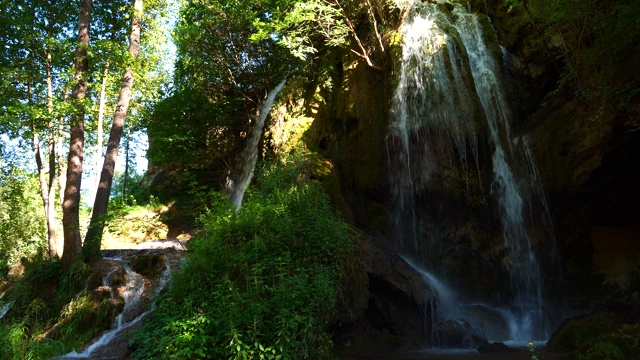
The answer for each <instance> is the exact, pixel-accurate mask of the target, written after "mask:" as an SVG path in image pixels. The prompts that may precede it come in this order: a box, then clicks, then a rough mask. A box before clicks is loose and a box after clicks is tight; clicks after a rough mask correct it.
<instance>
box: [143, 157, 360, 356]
mask: <svg viewBox="0 0 640 360" xmlns="http://www.w3.org/2000/svg"><path fill="white" fill-rule="evenodd" d="M304 164H305V159H304V158H302V157H301V158H297V159H291V158H290V159H288V160H286V161H284V162H273V163H269V164H267V165H265V166H263V168H262V169H260V170H259V171H258V172H259V174H258V175H257V181H258V183H259V186H258V187H257V188H251V189H250V191H249V193H248V194H247V199H248V200H247V202H246V203H245V204H244V205H243V207H242V208H241V209H240V211H239V212H237V213H235V212H233V211H232V210H231V205H230V204H229V203H228V202H227V201H226V199H225V198H224V197H223V195H222V194H219V196H218V200H217V201H216V202H215V204H214V206H213V207H212V208H211V209H210V210H209V212H208V213H207V214H206V215H205V216H204V217H203V218H202V224H203V230H202V231H201V232H200V234H199V235H198V239H197V240H193V241H192V246H191V250H192V251H193V253H192V255H191V257H190V258H189V261H188V262H187V263H186V264H185V265H184V266H183V268H182V270H181V271H180V273H179V274H177V275H176V277H175V278H174V281H173V282H172V283H173V286H172V287H171V289H170V290H169V291H168V292H167V293H166V294H165V295H164V296H163V297H162V298H161V300H160V301H159V303H158V309H157V312H156V313H155V316H154V318H153V319H152V320H151V321H149V322H147V323H146V324H145V328H144V330H143V332H141V333H140V334H139V336H138V339H137V348H136V351H135V352H134V357H135V358H139V359H146V358H166V359H183V358H184V359H186V358H210V359H225V358H226V359H229V358H234V359H292V358H294V359H304V358H314V359H315V358H328V357H330V354H331V349H332V343H331V337H330V334H329V333H328V331H327V330H328V329H327V328H328V325H329V321H330V319H331V316H332V314H333V311H334V301H335V292H336V287H337V283H338V280H339V278H340V276H341V263H342V262H343V260H344V259H345V257H346V255H347V254H348V252H349V251H350V239H349V236H348V229H347V226H346V225H345V223H344V222H343V221H342V220H340V219H339V218H338V217H337V215H335V213H334V212H333V210H332V208H331V207H330V205H329V202H328V200H327V198H326V196H325V195H324V193H323V192H322V190H320V187H319V185H317V184H315V183H313V182H311V181H310V180H309V179H308V176H307V175H306V174H305V172H304V171H303V170H304Z"/></svg>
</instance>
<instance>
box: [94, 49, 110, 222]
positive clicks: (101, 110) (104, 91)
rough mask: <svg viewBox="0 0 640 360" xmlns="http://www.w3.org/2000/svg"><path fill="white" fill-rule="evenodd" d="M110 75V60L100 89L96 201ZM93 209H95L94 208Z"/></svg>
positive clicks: (105, 67) (105, 68)
mask: <svg viewBox="0 0 640 360" xmlns="http://www.w3.org/2000/svg"><path fill="white" fill-rule="evenodd" d="M108 75H109V61H108V60H107V63H106V64H105V66H104V72H103V74H102V88H101V89H100V108H99V110H98V134H97V135H96V138H97V142H96V160H95V166H96V173H95V177H96V181H95V189H94V191H93V194H94V195H93V201H94V203H95V200H96V195H97V194H98V187H99V186H100V173H101V171H100V162H101V161H102V146H103V145H102V143H103V140H102V139H103V137H104V131H103V130H102V129H103V127H102V121H103V119H104V108H105V105H106V103H107V76H108ZM92 211H93V210H92Z"/></svg>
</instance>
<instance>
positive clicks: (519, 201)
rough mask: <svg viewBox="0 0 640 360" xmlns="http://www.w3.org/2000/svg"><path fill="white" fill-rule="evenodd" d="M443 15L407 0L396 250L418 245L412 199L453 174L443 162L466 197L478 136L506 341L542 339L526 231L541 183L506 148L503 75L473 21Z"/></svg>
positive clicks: (394, 162)
mask: <svg viewBox="0 0 640 360" xmlns="http://www.w3.org/2000/svg"><path fill="white" fill-rule="evenodd" d="M441 9H442V7H439V5H435V4H423V3H422V2H420V1H415V2H414V4H413V6H412V9H411V10H410V13H409V14H408V15H407V19H406V21H405V23H404V25H403V28H402V35H403V44H402V58H401V64H400V69H399V79H398V85H397V88H396V92H395V95H394V98H393V108H392V115H393V119H392V125H391V129H390V136H389V139H390V140H389V145H388V147H389V162H390V168H391V174H392V178H391V185H392V195H393V198H394V201H395V212H396V216H395V219H396V226H397V229H399V230H398V234H399V238H400V242H401V244H400V246H401V247H402V248H403V249H405V250H407V249H416V250H417V249H420V247H421V245H420V244H419V243H420V242H421V241H424V240H422V239H421V232H422V230H421V226H422V225H421V224H420V221H421V219H420V216H419V215H418V214H417V213H416V202H417V199H420V196H422V195H418V194H422V193H423V192H424V189H425V188H427V187H428V186H429V182H430V181H431V178H432V177H433V175H434V173H435V172H436V171H448V170H449V169H451V168H453V166H452V165H451V164H444V165H443V164H442V163H443V162H445V163H446V161H447V159H453V158H455V156H454V155H455V153H457V157H458V159H459V161H458V163H459V167H458V169H460V172H461V174H462V176H463V177H464V179H465V181H466V186H467V191H469V186H470V185H469V183H470V179H469V176H468V173H469V169H470V164H469V163H470V161H469V159H468V156H467V154H468V153H471V154H473V157H474V158H475V165H476V168H477V169H479V168H480V165H479V159H478V140H477V139H478V138H479V137H483V135H479V134H481V133H486V134H487V135H486V139H487V140H488V142H489V145H490V147H491V149H492V151H493V154H492V156H491V161H492V164H493V166H492V172H493V181H492V186H491V195H492V197H493V198H494V199H495V202H496V204H497V207H498V209H497V210H498V211H499V214H500V223H501V228H502V235H503V240H504V248H505V249H506V250H507V251H508V253H509V256H508V258H507V261H506V262H507V266H508V268H509V272H510V274H511V286H512V292H513V299H512V304H511V306H512V307H513V308H514V311H513V312H512V313H513V317H514V318H515V319H516V320H515V321H516V323H517V325H516V326H514V327H513V328H514V329H516V330H517V331H512V333H511V336H512V337H513V338H512V340H518V341H530V340H533V339H542V338H546V337H547V336H548V333H547V332H546V331H547V325H546V319H545V316H544V314H543V291H542V290H543V284H542V276H541V274H540V267H539V264H538V261H537V259H536V255H535V253H534V251H533V248H532V238H531V235H530V233H529V230H528V229H527V224H526V222H525V213H526V212H527V211H529V210H530V204H529V202H530V200H529V199H530V198H531V197H532V196H534V195H537V196H541V195H540V194H541V193H542V192H540V193H539V194H532V193H533V192H535V191H530V190H525V188H536V187H538V188H539V185H537V184H532V182H535V181H539V176H538V174H537V170H536V169H535V165H533V161H532V158H531V154H530V153H529V151H528V150H527V149H526V146H524V145H525V144H524V143H523V142H521V143H520V144H514V140H513V138H512V135H511V129H510V122H511V120H512V115H511V111H510V107H509V104H508V101H507V97H506V95H505V93H504V90H503V89H504V87H503V85H502V79H501V76H500V74H501V69H500V67H499V66H498V64H497V63H496V61H495V60H494V58H495V56H499V55H495V53H496V52H495V51H494V52H492V51H491V49H490V48H489V47H488V46H487V44H486V42H485V39H486V36H485V35H486V34H483V28H482V27H481V24H480V22H479V20H478V16H477V15H475V14H471V13H468V12H467V11H466V10H465V9H464V8H463V7H462V6H460V5H459V4H456V5H453V10H452V11H451V12H448V11H447V12H445V11H442V10H441ZM498 53H499V51H498ZM466 74H470V76H467V75H466ZM447 147H448V148H449V149H447ZM523 149H524V150H523ZM443 154H444V156H443ZM523 169H524V170H523ZM478 174H480V170H478ZM527 191H528V192H527ZM543 207H545V208H546V202H544V200H543ZM545 210H547V211H548V209H545ZM547 215H548V212H547ZM543 217H545V216H544V215H543ZM547 218H548V216H547ZM543 221H544V220H543ZM407 229H411V230H410V231H408V232H407ZM403 233H404V235H402V234H403ZM407 233H409V234H410V235H409V236H407V235H406V234H407ZM407 238H409V239H412V241H410V242H409V241H406V240H407ZM409 251H410V250H409ZM414 251H415V250H414ZM440 310H441V311H442V310H443V309H440Z"/></svg>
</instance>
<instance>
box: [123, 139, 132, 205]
mask: <svg viewBox="0 0 640 360" xmlns="http://www.w3.org/2000/svg"><path fill="white" fill-rule="evenodd" d="M129 135H130V134H129V129H127V136H126V138H125V139H124V141H125V146H124V178H123V179H122V201H123V202H124V201H126V200H125V199H126V198H127V180H128V179H129V145H130V144H129V142H130V141H131V138H130V137H129Z"/></svg>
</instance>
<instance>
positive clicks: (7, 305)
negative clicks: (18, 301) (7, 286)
mask: <svg viewBox="0 0 640 360" xmlns="http://www.w3.org/2000/svg"><path fill="white" fill-rule="evenodd" d="M4 294H5V293H2V294H0V319H2V318H3V317H4V316H5V315H7V313H8V312H9V310H10V309H11V305H13V301H9V302H4V301H2V298H3V297H4Z"/></svg>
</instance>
